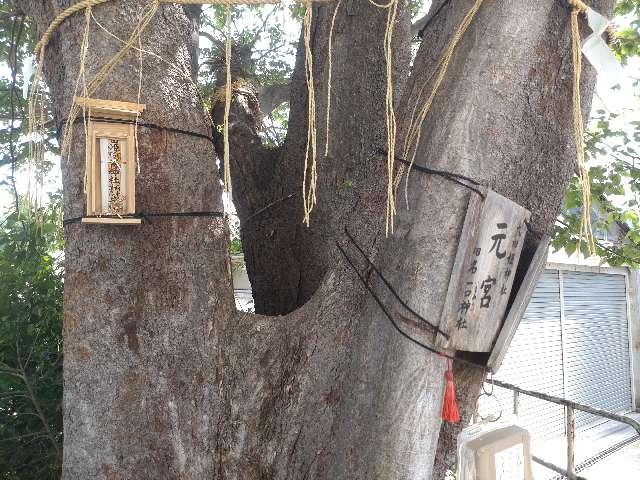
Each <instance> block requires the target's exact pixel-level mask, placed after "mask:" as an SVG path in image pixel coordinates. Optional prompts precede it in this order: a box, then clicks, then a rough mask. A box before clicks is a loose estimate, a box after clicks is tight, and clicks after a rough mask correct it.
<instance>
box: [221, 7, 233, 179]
mask: <svg viewBox="0 0 640 480" xmlns="http://www.w3.org/2000/svg"><path fill="white" fill-rule="evenodd" d="M225 31H226V36H227V38H226V40H225V47H224V64H225V74H226V83H225V86H224V94H225V95H224V120H223V125H222V135H223V142H224V152H223V163H224V190H225V192H230V191H231V161H230V158H229V112H230V110H231V94H232V91H231V89H232V87H231V4H227V14H226V17H225Z"/></svg>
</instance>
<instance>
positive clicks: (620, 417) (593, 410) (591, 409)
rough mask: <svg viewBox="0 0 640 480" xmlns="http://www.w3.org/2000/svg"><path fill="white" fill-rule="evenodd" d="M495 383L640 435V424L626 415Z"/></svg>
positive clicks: (514, 386)
mask: <svg viewBox="0 0 640 480" xmlns="http://www.w3.org/2000/svg"><path fill="white" fill-rule="evenodd" d="M493 383H494V384H495V385H497V386H498V387H502V388H506V389H508V390H513V391H515V392H520V393H523V394H525V395H529V396H530V397H536V398H540V399H542V400H546V401H547V402H552V403H557V404H558V405H564V406H565V407H571V408H573V409H575V410H580V411H583V412H587V413H591V414H592V415H597V416H599V417H603V418H608V419H609V420H614V421H616V422H621V423H626V424H627V425H629V426H631V427H633V429H634V430H635V431H636V432H638V435H640V422H638V421H636V420H634V419H633V418H630V417H627V416H625V415H618V414H616V413H611V412H607V411H606V410H600V409H599V408H595V407H590V406H589V405H583V404H581V403H578V402H573V401H571V400H566V399H564V398H560V397H554V396H553V395H547V394H546V393H541V392H534V391H533V390H526V389H524V388H521V387H518V386H517V385H512V384H510V383H506V382H501V381H500V380H495V379H493Z"/></svg>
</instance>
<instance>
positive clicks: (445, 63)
mask: <svg viewBox="0 0 640 480" xmlns="http://www.w3.org/2000/svg"><path fill="white" fill-rule="evenodd" d="M482 1H483V0H475V2H474V3H473V5H472V6H471V8H470V9H469V11H468V12H467V14H466V15H465V16H464V18H463V19H462V22H460V24H459V25H458V28H456V31H455V32H454V34H453V37H451V40H450V41H449V45H448V46H447V49H446V50H445V53H444V55H443V56H442V58H441V59H440V62H438V66H437V68H436V70H437V72H438V73H437V75H436V79H435V80H434V82H433V87H432V89H431V93H430V94H429V96H428V97H427V99H426V100H425V102H424V104H423V105H422V108H421V109H420V111H419V113H418V115H417V116H416V117H415V118H413V120H412V122H411V124H410V126H409V130H408V133H407V136H406V138H405V142H404V149H403V155H402V156H403V157H404V158H408V157H409V151H410V150H411V149H412V148H413V154H412V155H411V161H410V165H409V168H408V169H407V173H406V175H405V197H407V196H408V195H407V190H408V185H409V173H410V172H411V167H412V166H413V163H414V162H415V158H416V153H417V151H418V145H419V143H420V135H421V133H422V124H423V123H424V120H425V118H426V117H427V114H428V113H429V110H430V109H431V105H433V100H434V99H435V97H436V94H437V93H438V90H439V88H440V86H441V85H442V82H443V80H444V77H445V75H446V74H447V70H448V68H449V64H450V63H451V59H452V58H453V54H454V53H455V50H456V47H457V46H458V44H459V43H460V40H461V39H462V37H463V35H464V34H465V32H466V31H467V29H468V28H469V25H471V22H472V21H473V19H474V18H475V16H476V13H478V10H479V9H480V7H481V6H482ZM416 103H417V102H416ZM414 108H415V107H414ZM412 117H413V115H412Z"/></svg>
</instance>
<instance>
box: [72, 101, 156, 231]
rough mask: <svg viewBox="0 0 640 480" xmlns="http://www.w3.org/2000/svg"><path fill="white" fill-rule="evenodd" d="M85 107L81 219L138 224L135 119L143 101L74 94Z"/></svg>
mask: <svg viewBox="0 0 640 480" xmlns="http://www.w3.org/2000/svg"><path fill="white" fill-rule="evenodd" d="M75 101H76V103H77V104H78V105H79V106H81V107H84V108H86V109H87V117H88V129H87V146H86V168H87V185H86V191H87V210H86V211H87V216H86V217H85V218H83V219H82V222H83V223H118V224H137V223H140V219H139V218H133V217H131V215H133V214H134V213H135V211H136V204H135V200H136V192H135V188H136V183H135V177H136V156H137V155H136V141H135V130H134V121H135V119H136V117H137V116H138V115H140V114H141V113H142V112H143V111H144V109H145V105H140V104H137V103H128V102H117V101H111V100H98V99H93V98H85V97H76V98H75Z"/></svg>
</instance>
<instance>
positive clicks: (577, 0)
mask: <svg viewBox="0 0 640 480" xmlns="http://www.w3.org/2000/svg"><path fill="white" fill-rule="evenodd" d="M567 2H568V3H569V5H570V6H571V8H573V9H574V10H577V11H578V13H584V12H586V11H587V10H588V9H589V6H588V5H587V4H586V3H584V2H583V1H582V0H567Z"/></svg>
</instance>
